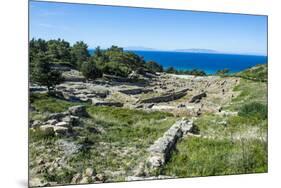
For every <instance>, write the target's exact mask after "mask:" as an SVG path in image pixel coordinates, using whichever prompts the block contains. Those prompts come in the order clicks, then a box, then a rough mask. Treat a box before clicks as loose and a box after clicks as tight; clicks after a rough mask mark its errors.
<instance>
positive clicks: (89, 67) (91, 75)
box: [81, 60, 102, 80]
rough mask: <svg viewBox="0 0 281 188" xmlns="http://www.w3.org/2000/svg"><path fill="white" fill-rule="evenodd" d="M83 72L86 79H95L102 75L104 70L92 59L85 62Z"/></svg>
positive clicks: (82, 67)
mask: <svg viewBox="0 0 281 188" xmlns="http://www.w3.org/2000/svg"><path fill="white" fill-rule="evenodd" d="M81 72H82V74H83V76H84V77H85V78H86V79H93V80H94V79H96V78H99V77H101V76H102V72H101V71H100V70H99V69H98V68H97V67H96V65H95V63H94V62H93V61H92V60H91V61H89V62H83V64H82V66H81Z"/></svg>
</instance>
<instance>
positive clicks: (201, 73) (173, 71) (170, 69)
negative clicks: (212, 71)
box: [165, 67, 207, 76]
mask: <svg viewBox="0 0 281 188" xmlns="http://www.w3.org/2000/svg"><path fill="white" fill-rule="evenodd" d="M165 72H167V73H170V74H181V75H183V74H186V75H194V76H206V75H207V74H206V73H205V72H204V71H203V70H198V69H192V70H176V69H175V68H174V67H168V68H167V69H166V70H165Z"/></svg>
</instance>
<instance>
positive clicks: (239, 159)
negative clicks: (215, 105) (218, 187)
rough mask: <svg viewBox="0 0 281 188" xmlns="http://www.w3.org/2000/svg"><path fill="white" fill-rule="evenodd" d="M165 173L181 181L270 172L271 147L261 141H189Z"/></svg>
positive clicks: (185, 141)
mask: <svg viewBox="0 0 281 188" xmlns="http://www.w3.org/2000/svg"><path fill="white" fill-rule="evenodd" d="M177 148H178V151H177V152H176V153H175V154H174V155H173V156H172V158H171V160H170V162H169V163H168V164H167V165H166V166H164V168H163V169H162V172H161V173H162V174H166V175H176V176H177V177H193V176H213V175H227V174H241V173H258V172H267V144H266V143H264V142H262V141H259V140H251V141H243V140H241V141H238V142H231V141H229V140H214V139H204V138H194V137H193V138H187V139H184V140H182V141H181V142H180V143H179V144H178V145H177Z"/></svg>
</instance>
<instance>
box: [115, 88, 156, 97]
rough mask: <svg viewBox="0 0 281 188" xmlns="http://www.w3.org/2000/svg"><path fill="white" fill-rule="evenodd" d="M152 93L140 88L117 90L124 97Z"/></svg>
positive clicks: (149, 90) (150, 90)
mask: <svg viewBox="0 0 281 188" xmlns="http://www.w3.org/2000/svg"><path fill="white" fill-rule="evenodd" d="M152 91H153V90H152V89H142V88H137V89H126V90H119V92H121V93H124V94H126V95H138V94H141V93H148V92H152Z"/></svg>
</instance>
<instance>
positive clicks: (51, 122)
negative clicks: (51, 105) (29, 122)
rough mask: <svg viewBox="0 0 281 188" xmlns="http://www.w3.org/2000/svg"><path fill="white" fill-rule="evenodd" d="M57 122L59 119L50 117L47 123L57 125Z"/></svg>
mask: <svg viewBox="0 0 281 188" xmlns="http://www.w3.org/2000/svg"><path fill="white" fill-rule="evenodd" d="M57 122H58V121H57V120H56V119H50V120H48V121H47V123H48V124H50V125H55V124H57Z"/></svg>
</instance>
